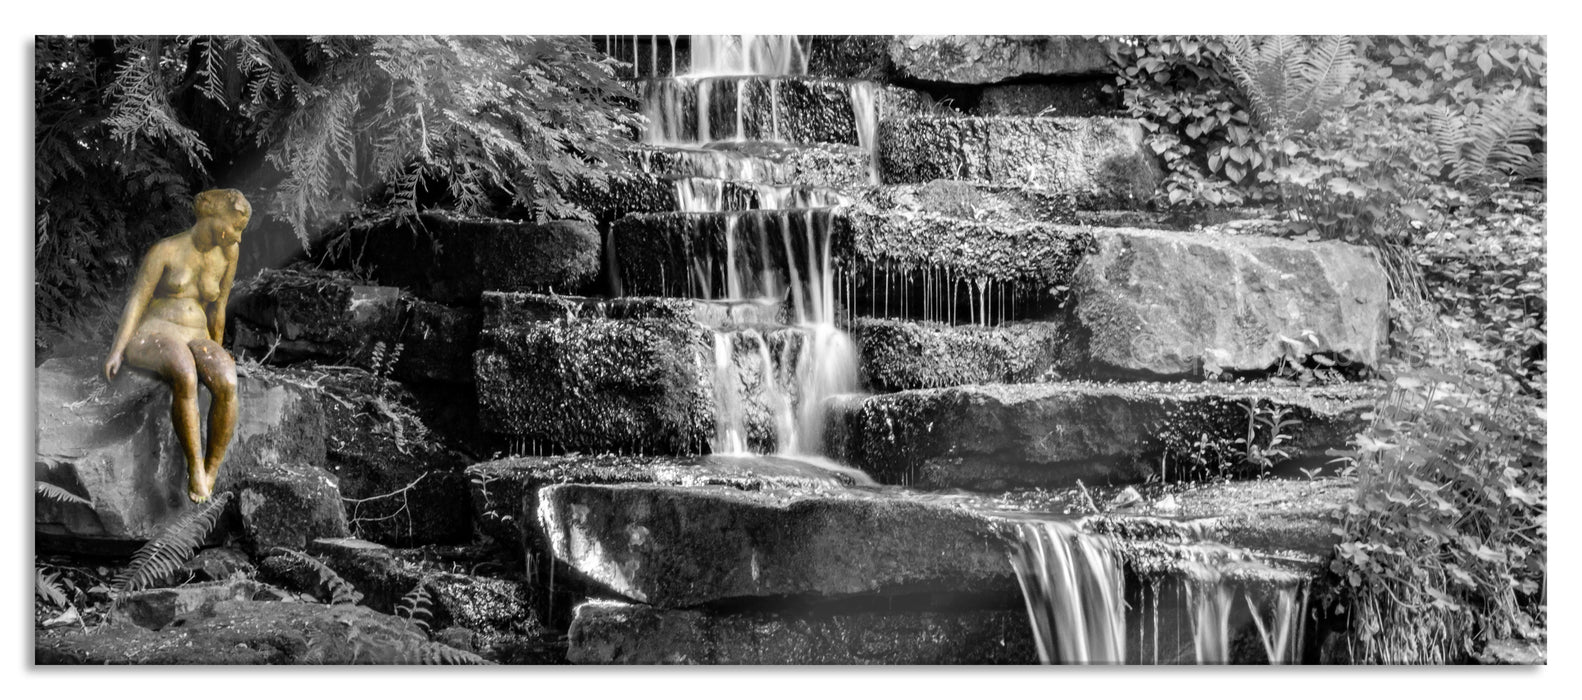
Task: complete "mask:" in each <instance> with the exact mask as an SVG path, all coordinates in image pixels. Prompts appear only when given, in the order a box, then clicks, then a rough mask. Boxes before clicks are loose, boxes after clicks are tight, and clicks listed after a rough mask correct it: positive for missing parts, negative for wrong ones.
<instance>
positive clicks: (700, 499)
mask: <svg viewBox="0 0 1582 700" xmlns="http://www.w3.org/2000/svg"><path fill="white" fill-rule="evenodd" d="M517 468H520V467H517ZM493 471H494V472H495V473H498V472H499V468H498V467H496V468H493ZM617 474H618V473H617ZM625 476H638V477H640V476H642V474H641V473H640V472H636V473H634V472H631V471H628V472H627V473H626V474H618V476H617V478H624V477H625ZM546 477H547V479H554V478H556V477H555V476H553V475H544V474H543V473H542V472H541V473H540V475H537V476H532V475H530V476H528V477H527V478H528V480H529V488H531V484H532V483H542V481H543V480H546ZM604 477H605V475H602V474H597V473H595V474H593V475H591V476H590V478H592V479H599V478H604ZM507 478H513V477H511V476H510V475H509V473H507ZM571 478H577V477H571ZM663 478H668V479H674V478H675V477H674V476H673V475H666V476H665V477H663ZM736 478H738V479H740V478H741V477H739V476H738V477H736ZM800 478H802V477H793V478H792V479H780V480H778V481H776V482H773V483H771V482H769V481H764V480H758V479H757V478H756V477H746V479H745V480H739V481H736V482H734V483H731V484H730V485H728V486H715V485H705V484H706V483H707V482H709V481H711V480H716V479H719V477H711V476H703V477H700V478H699V479H698V480H697V481H695V482H694V483H693V484H690V485H677V484H673V483H668V484H667V483H639V482H626V483H561V484H555V485H549V486H543V487H540V488H538V490H537V493H536V496H526V497H523V498H520V499H518V502H519V503H520V506H519V507H520V510H519V511H517V512H518V513H519V517H521V518H522V522H524V523H530V525H525V527H528V528H537V531H538V533H537V534H536V535H534V536H532V537H530V538H529V541H530V542H535V543H539V544H542V545H543V546H547V548H548V550H549V551H550V552H551V553H552V554H553V556H554V558H555V559H556V560H558V561H559V562H561V563H562V564H564V565H566V566H567V567H569V568H570V569H571V570H572V571H574V572H576V575H577V577H578V578H580V579H583V580H586V581H588V582H591V583H592V584H594V585H595V586H596V587H597V588H598V589H599V590H603V591H608V592H609V593H613V594H616V595H619V596H621V597H623V598H625V599H627V600H631V601H636V602H640V603H646V604H649V605H653V606H655V607H661V608H691V607H695V606H700V605H708V606H714V607H722V606H723V608H726V609H753V608H754V607H755V606H760V607H761V604H762V603H763V602H765V601H775V600H778V601H782V603H783V604H781V605H780V606H779V608H780V609H784V610H793V609H798V608H805V607H807V606H815V607H816V605H815V603H816V601H829V600H845V599H851V600H856V599H863V598H866V597H872V596H909V595H921V594H928V595H949V596H958V597H959V596H968V597H971V596H982V597H980V598H977V600H980V601H988V600H990V599H991V598H993V597H994V596H1012V599H1014V598H1015V596H1016V594H1017V592H1018V590H1019V586H1018V584H1017V583H1016V581H1015V577H1014V574H1013V571H1012V569H1011V566H1010V563H1009V560H1008V557H1007V555H1008V552H1009V551H1010V550H1009V549H1008V547H1009V546H1010V542H1011V540H1010V539H1009V538H1013V537H1015V535H1014V530H1015V528H1016V525H1017V523H1019V522H1021V521H1022V520H1023V519H1025V518H1026V517H1029V515H1028V514H1023V513H1021V512H1018V511H1015V510H1007V508H1014V505H1010V504H1014V502H1015V501H1016V499H1017V498H1018V496H1016V495H998V494H982V495H973V494H956V495H943V496H942V495H931V494H919V493H915V492H911V491H907V490H903V489H896V488H876V487H861V488H846V487H839V486H828V485H822V484H821V485H817V486H813V487H807V486H798V485H795V483H794V482H795V480H796V479H800ZM534 479H537V480H538V481H533V480H534ZM721 480H724V481H727V482H730V481H731V478H730V477H726V478H724V479H721ZM508 483H509V482H508ZM1271 483H1272V484H1274V485H1260V486H1256V487H1249V488H1247V489H1245V490H1243V491H1240V492H1224V489H1222V488H1221V487H1220V486H1208V487H1204V488H1201V489H1193V490H1187V491H1184V492H1181V493H1178V494H1171V505H1170V510H1169V512H1168V515H1166V516H1164V517H1161V516H1159V515H1154V514H1153V513H1152V512H1150V511H1151V510H1152V509H1154V508H1155V506H1158V508H1161V509H1162V508H1164V502H1163V500H1156V501H1153V502H1152V503H1151V504H1147V505H1144V506H1141V507H1140V508H1138V509H1134V510H1125V511H1112V512H1108V513H1106V514H1104V515H1102V516H1090V517H1088V518H1085V519H1083V518H1080V517H1078V516H1070V515H1066V516H1060V515H1055V516H1050V515H1043V514H1039V515H1036V517H1040V518H1048V517H1055V518H1057V519H1068V520H1076V521H1077V523H1078V525H1079V526H1080V527H1082V528H1084V529H1087V530H1089V531H1090V532H1094V533H1100V534H1104V535H1106V536H1109V537H1111V538H1113V539H1115V540H1116V541H1117V542H1118V551H1119V552H1120V553H1121V555H1122V559H1123V560H1125V562H1126V563H1127V564H1128V566H1129V569H1130V570H1131V571H1132V573H1133V575H1134V576H1144V577H1147V576H1177V577H1179V576H1181V575H1185V574H1188V573H1193V572H1197V571H1199V570H1200V567H1201V565H1203V564H1209V563H1220V564H1228V565H1224V566H1220V567H1219V568H1220V569H1221V576H1222V577H1223V578H1224V579H1225V580H1229V581H1236V582H1238V583H1241V584H1243V585H1267V584H1271V583H1282V582H1300V581H1303V580H1306V579H1307V578H1309V577H1311V576H1313V575H1316V574H1317V573H1318V571H1319V569H1320V568H1321V564H1322V562H1323V560H1324V559H1323V557H1326V556H1327V555H1328V553H1329V548H1330V547H1332V546H1333V544H1334V540H1335V538H1334V536H1333V533H1331V532H1330V527H1329V523H1328V518H1329V516H1330V515H1331V514H1332V512H1333V510H1334V509H1335V508H1336V507H1338V506H1339V505H1341V504H1342V502H1343V501H1344V500H1345V499H1347V498H1350V497H1351V494H1352V493H1354V492H1353V491H1351V488H1350V486H1349V483H1344V482H1337V483H1336V484H1334V485H1330V484H1327V483H1325V482H1271ZM749 484H756V485H757V487H756V488H752V489H744V488H742V487H743V486H745V485H749ZM1073 491H1074V490H1073ZM1035 493H1036V496H1035V497H1037V498H1043V499H1048V498H1050V492H1049V491H1047V490H1044V491H1038V492H1035ZM1021 497H1023V498H1025V495H1024V496H1021ZM504 498H506V499H509V498H510V496H509V495H506V496H504ZM529 509H531V512H530V511H529ZM1183 513H1186V514H1203V513H1212V515H1211V516H1205V517H1197V518H1195V519H1192V520H1183V519H1181V518H1180V517H1179V516H1180V515H1181V514H1183ZM1167 518H1168V519H1167ZM1162 522H1163V523H1168V526H1166V525H1161V523H1162ZM854 533H860V535H856V534H854ZM1221 540H1223V541H1225V542H1228V543H1229V544H1223V543H1219V542H1220V541H1221ZM1243 543H1245V545H1244V544H1243ZM1244 546H1245V547H1247V548H1248V549H1246V550H1245V551H1241V549H1239V548H1241V547H1244ZM1254 547H1255V548H1254ZM941 600H944V599H941ZM753 601H758V602H757V603H754V602H753ZM853 605H855V603H853ZM925 607H929V606H925Z"/></svg>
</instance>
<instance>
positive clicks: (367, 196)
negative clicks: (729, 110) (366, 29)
mask: <svg viewBox="0 0 1582 700" xmlns="http://www.w3.org/2000/svg"><path fill="white" fill-rule="evenodd" d="M34 50H35V68H34V80H35V87H34V104H35V114H36V128H35V129H36V130H35V138H34V149H35V155H36V158H37V168H36V171H35V176H34V178H35V179H34V197H35V200H34V201H35V207H36V212H37V220H36V230H35V239H34V250H35V259H36V274H37V282H36V285H35V295H34V299H35V314H36V320H37V325H38V330H39V336H40V337H41V338H47V337H49V336H52V335H55V334H58V333H59V332H61V331H63V330H69V329H70V328H71V326H72V324H73V323H74V322H75V321H77V320H79V319H82V318H86V317H92V316H95V312H100V313H101V314H102V312H103V311H104V309H105V307H108V306H110V305H113V304H115V303H117V302H118V297H119V294H120V292H121V291H122V290H124V288H125V286H126V282H127V277H128V275H129V274H130V271H131V269H132V268H133V267H134V266H135V265H136V264H137V258H138V256H140V255H141V254H142V251H143V250H145V249H146V248H147V247H148V245H149V244H150V243H152V242H153V241H154V240H156V239H158V238H160V237H162V236H167V235H170V234H172V233H175V232H177V231H180V230H182V229H184V228H185V227H186V226H187V225H188V224H190V223H191V213H190V211H189V210H190V206H191V205H190V202H191V195H192V194H193V193H196V192H198V191H201V190H203V189H206V188H209V187H237V188H239V189H242V190H243V191H244V192H245V193H246V194H247V195H248V196H249V197H250V198H252V199H253V200H254V201H253V205H254V208H255V211H258V212H261V213H264V214H266V216H257V217H254V219H255V222H254V224H253V231H251V232H250V233H249V235H248V237H247V239H244V242H243V245H244V247H245V251H244V255H243V258H244V265H245V264H246V263H247V262H248V261H250V260H251V261H254V264H258V263H257V261H258V260H259V259H260V258H273V259H275V261H276V262H278V259H279V258H282V257H284V256H285V255H287V254H289V253H290V252H291V251H292V250H294V249H297V248H298V247H305V246H308V245H309V244H310V243H312V242H313V241H312V239H313V236H314V234H315V233H316V232H318V231H320V230H322V229H323V227H324V226H325V225H326V224H328V223H331V222H333V221H335V220H336V219H338V218H339V217H342V216H343V215H345V214H348V213H351V212H353V211H357V210H359V209H366V208H376V209H386V208H388V209H397V210H401V211H408V212H412V211H416V209H417V208H418V207H421V206H446V207H450V208H454V209H456V210H459V211H461V212H465V213H470V214H491V215H502V216H513V217H520V218H533V219H547V218H583V217H586V216H587V214H586V212H583V211H581V210H580V209H579V208H578V207H577V206H576V205H574V204H571V203H569V202H567V201H566V200H565V199H564V198H563V197H562V196H561V193H562V192H563V191H565V189H566V188H567V187H568V186H570V185H571V184H572V183H573V182H580V183H590V184H591V185H592V186H595V187H600V186H603V184H604V183H605V182H606V180H605V178H606V177H607V175H606V173H608V172H609V170H610V169H612V168H615V167H617V166H618V163H617V162H616V161H615V158H614V154H615V152H616V149H617V148H618V147H619V146H620V144H621V143H622V142H623V141H625V140H626V139H628V138H629V136H630V134H631V133H633V129H634V125H633V123H632V122H633V120H634V119H635V117H634V116H633V115H632V113H631V111H630V110H627V109H624V105H625V104H626V103H625V102H624V100H627V99H629V98H630V95H629V93H628V91H627V89H626V88H625V87H624V86H623V85H622V84H621V83H619V82H618V81H616V80H615V79H614V72H613V67H612V65H613V64H612V63H611V61H610V59H608V58H607V57H605V56H603V54H601V53H598V52H596V51H594V49H593V47H592V45H591V44H590V43H589V42H588V41H586V40H585V39H584V38H582V37H576V36H539V37H498V36H496V37H404V36H379V37H351V36H336V37H250V36H231V37H205V36H182V37H149V38H81V37H39V38H38V39H37V40H36V44H35V49H34ZM293 239H294V240H293ZM282 251H284V252H282ZM249 253H250V254H249ZM97 325H103V324H102V322H101V323H98V324H97ZM96 330H98V329H94V330H89V331H86V332H95V331H96ZM40 349H41V350H42V349H43V347H42V345H41V347H40Z"/></svg>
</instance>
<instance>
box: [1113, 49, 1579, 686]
mask: <svg viewBox="0 0 1582 700" xmlns="http://www.w3.org/2000/svg"><path fill="white" fill-rule="evenodd" d="M1109 44H1110V47H1111V55H1112V58H1113V60H1114V63H1115V66H1116V71H1117V79H1116V85H1115V88H1114V89H1116V90H1117V91H1118V92H1119V93H1120V94H1121V96H1122V98H1123V101H1124V104H1125V105H1126V108H1127V109H1128V111H1129V112H1130V113H1131V114H1132V116H1134V117H1137V118H1138V119H1140V120H1142V122H1143V123H1144V125H1145V127H1146V128H1147V129H1148V132H1149V136H1148V138H1149V144H1150V146H1151V147H1152V148H1153V149H1154V151H1155V152H1157V153H1158V154H1160V156H1161V159H1162V160H1163V162H1164V165H1165V168H1166V179H1165V183H1164V187H1163V189H1162V192H1161V193H1160V200H1161V201H1160V202H1159V203H1158V204H1159V205H1160V206H1166V207H1175V208H1193V207H1210V206H1258V207H1261V208H1263V209H1265V211H1266V212H1269V215H1270V216H1273V217H1275V218H1279V219H1281V220H1282V221H1283V222H1284V224H1285V226H1284V227H1285V228H1286V229H1287V232H1288V233H1289V234H1291V235H1300V236H1306V237H1312V238H1336V239H1341V240H1347V241H1351V242H1357V243H1364V244H1368V245H1372V246H1374V247H1375V248H1376V249H1377V250H1378V251H1379V253H1380V255H1381V259H1382V260H1384V261H1385V262H1386V264H1387V268H1388V270H1389V272H1390V274H1391V289H1392V293H1393V297H1394V298H1393V299H1392V311H1393V318H1392V327H1393V332H1392V341H1393V342H1392V346H1393V347H1392V350H1393V357H1392V360H1391V361H1390V362H1389V364H1388V365H1387V366H1385V367H1382V368H1380V369H1381V370H1382V371H1383V373H1384V375H1385V376H1386V377H1387V378H1389V379H1391V380H1392V382H1393V386H1392V394H1391V396H1390V398H1389V400H1388V401H1387V402H1386V404H1385V405H1383V406H1381V407H1380V409H1379V410H1378V411H1376V417H1375V419H1374V421H1373V425H1372V426H1371V428H1370V429H1369V430H1367V431H1366V432H1364V433H1363V434H1360V435H1358V436H1356V439H1355V444H1354V446H1353V449H1351V450H1348V451H1345V452H1342V453H1340V454H1338V457H1339V459H1340V460H1341V464H1342V466H1344V467H1345V469H1346V471H1347V472H1348V473H1354V474H1356V475H1357V476H1358V478H1359V488H1358V497H1357V499H1356V501H1355V502H1353V503H1351V504H1349V505H1348V506H1347V508H1346V509H1345V512H1343V513H1341V514H1340V527H1339V530H1338V531H1339V533H1340V534H1341V536H1342V540H1343V542H1342V544H1341V545H1340V547H1339V548H1338V550H1337V553H1336V559H1335V561H1334V563H1333V566H1332V571H1333V574H1334V576H1333V581H1332V583H1333V585H1332V588H1331V590H1330V592H1329V596H1328V597H1329V605H1330V611H1331V612H1333V613H1335V614H1338V615H1340V616H1342V618H1343V619H1344V620H1345V621H1346V627H1347V631H1348V636H1347V639H1348V641H1349V642H1350V643H1349V644H1348V647H1349V651H1350V653H1351V655H1352V657H1353V658H1354V659H1355V660H1357V661H1359V662H1367V663H1445V662H1455V661H1460V660H1464V659H1466V658H1468V656H1469V655H1470V654H1472V653H1475V652H1476V650H1477V649H1478V648H1480V647H1481V646H1482V645H1483V644H1484V643H1486V642H1488V641H1491V640H1494V639H1502V638H1513V637H1515V638H1534V637H1537V636H1539V635H1541V634H1542V630H1543V628H1544V625H1545V614H1546V609H1547V604H1546V596H1545V594H1544V586H1545V581H1546V572H1547V549H1548V548H1547V515H1546V514H1547V507H1548V506H1547V504H1548V494H1547V483H1548V482H1547V456H1546V450H1545V440H1546V431H1547V415H1546V413H1545V407H1546V401H1547V392H1548V387H1547V379H1546V377H1547V374H1546V362H1545V356H1546V350H1545V349H1546V346H1547V337H1546V332H1547V327H1548V320H1547V306H1546V294H1545V290H1546V284H1545V275H1546V272H1547V266H1546V262H1545V255H1544V251H1545V245H1544V237H1545V230H1546V228H1545V227H1546V217H1545V214H1546V206H1547V203H1546V197H1545V189H1544V183H1545V165H1546V158H1545V147H1544V145H1545V139H1546V131H1545V122H1546V115H1547V100H1546V88H1547V78H1546V77H1545V68H1546V65H1547V63H1546V61H1547V58H1546V50H1545V44H1544V40H1543V39H1542V38H1535V37H1466V36H1378V37H1355V38H1352V37H1322V38H1302V37H1268V38H1263V39H1256V38H1247V37H1232V38H1224V37H1206V36H1205V37H1199V36H1165V37H1161V36H1151V37H1112V38H1111V39H1110V41H1109Z"/></svg>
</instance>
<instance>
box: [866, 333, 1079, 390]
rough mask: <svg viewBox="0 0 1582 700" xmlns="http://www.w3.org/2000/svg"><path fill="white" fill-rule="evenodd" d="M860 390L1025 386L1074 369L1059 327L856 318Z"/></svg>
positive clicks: (1063, 334) (1064, 337)
mask: <svg viewBox="0 0 1582 700" xmlns="http://www.w3.org/2000/svg"><path fill="white" fill-rule="evenodd" d="M851 335H852V341H853V342H854V343H855V344H856V345H857V355H858V357H859V358H860V363H859V364H860V366H861V369H862V381H863V386H864V387H866V388H868V389H869V390H871V391H903V390H907V389H930V388H937V387H948V386H961V385H964V384H999V383H1027V382H1034V381H1039V380H1041V379H1045V378H1047V377H1049V376H1051V375H1053V374H1058V373H1060V372H1061V371H1064V370H1068V369H1069V368H1070V367H1072V366H1073V365H1074V362H1072V361H1071V360H1070V359H1069V358H1067V357H1064V356H1063V353H1065V352H1066V348H1067V344H1066V342H1065V340H1066V330H1065V327H1064V326H1063V325H1062V324H1059V323H1047V322H1038V321H1032V322H1023V323H1005V324H1001V325H998V326H981V325H969V326H951V325H947V324H943V323H936V322H929V321H906V320H898V319H883V318H869V317H858V318H856V319H854V320H853V321H852V324H851Z"/></svg>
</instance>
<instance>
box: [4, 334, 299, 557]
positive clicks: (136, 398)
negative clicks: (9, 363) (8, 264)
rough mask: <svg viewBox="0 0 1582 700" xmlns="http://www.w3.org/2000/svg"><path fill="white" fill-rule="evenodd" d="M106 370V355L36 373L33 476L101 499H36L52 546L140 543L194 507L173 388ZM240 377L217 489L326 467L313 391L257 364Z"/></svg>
mask: <svg viewBox="0 0 1582 700" xmlns="http://www.w3.org/2000/svg"><path fill="white" fill-rule="evenodd" d="M101 371H102V365H101V361H100V360H99V359H98V358H71V359H55V360H50V361H48V362H45V363H44V364H43V365H40V366H39V367H38V369H37V378H38V384H37V388H38V393H37V396H38V426H37V433H36V435H37V438H38V448H37V456H36V457H35V459H34V478H35V479H36V480H37V481H41V482H47V483H50V484H53V485H55V486H57V487H60V488H63V489H66V490H67V491H70V492H72V493H74V494H77V495H78V496H81V497H83V498H86V499H88V500H90V501H92V505H82V504H76V503H63V502H60V501H57V500H53V499H50V498H47V497H44V496H42V495H41V496H38V497H37V498H36V499H35V509H34V528H35V532H36V533H37V534H38V535H40V536H41V537H44V538H46V539H48V540H49V541H50V542H51V543H52V544H57V545H61V546H73V547H88V546H92V545H93V544H94V543H99V544H105V545H110V546H125V545H131V544H136V543H138V542H140V541H142V540H147V539H149V538H151V537H153V536H154V535H156V534H158V533H159V532H160V531H161V530H162V529H164V528H165V527H166V526H167V525H169V524H171V523H172V522H174V521H175V520H176V519H178V518H179V517H181V516H182V515H183V514H184V513H186V512H188V510H189V509H190V508H191V502H190V501H188V500H187V465H186V459H185V458H184V457H183V456H182V453H181V449H180V446H179V444H178V443H177V442H176V436H175V433H174V431H173V430H172V428H171V425H170V390H169V389H168V388H167V387H166V386H165V384H163V383H162V382H160V381H159V380H157V379H155V378H154V377H153V376H152V375H150V374H147V373H144V372H142V371H140V370H136V369H133V368H130V367H123V369H122V371H121V375H120V376H119V377H117V379H116V381H115V383H114V384H111V385H106V384H105V381H104V378H103V376H102V375H101ZM238 380H239V381H238V390H237V395H238V403H239V406H240V408H239V411H238V418H237V425H236V432H235V435H234V437H233V438H232V440H231V446H230V450H229V451H228V452H227V454H226V459H225V463H224V465H223V466H221V468H220V481H219V483H218V484H217V485H216V489H217V490H221V491H223V490H226V489H228V488H230V486H231V485H233V484H236V483H239V481H240V480H243V479H245V478H247V477H249V476H251V475H253V474H254V473H259V472H263V471H265V470H267V469H268V468H269V467H270V466H271V465H276V464H323V463H324V459H325V448H324V413H323V411H322V409H320V407H319V401H318V399H317V398H316V397H315V396H313V394H312V392H311V391H310V390H309V389H307V388H306V387H304V386H302V385H300V384H299V383H297V382H296V381H294V380H292V379H291V378H290V377H289V376H287V375H284V374H279V373H275V372H271V371H269V370H265V369H262V368H257V367H254V368H249V369H247V370H246V371H245V372H244V373H241V374H240V376H239V377H238ZM199 393H200V396H201V397H202V398H201V402H202V404H203V405H202V406H201V407H200V415H207V404H208V392H207V390H200V392H199ZM117 543H119V545H117Z"/></svg>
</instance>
